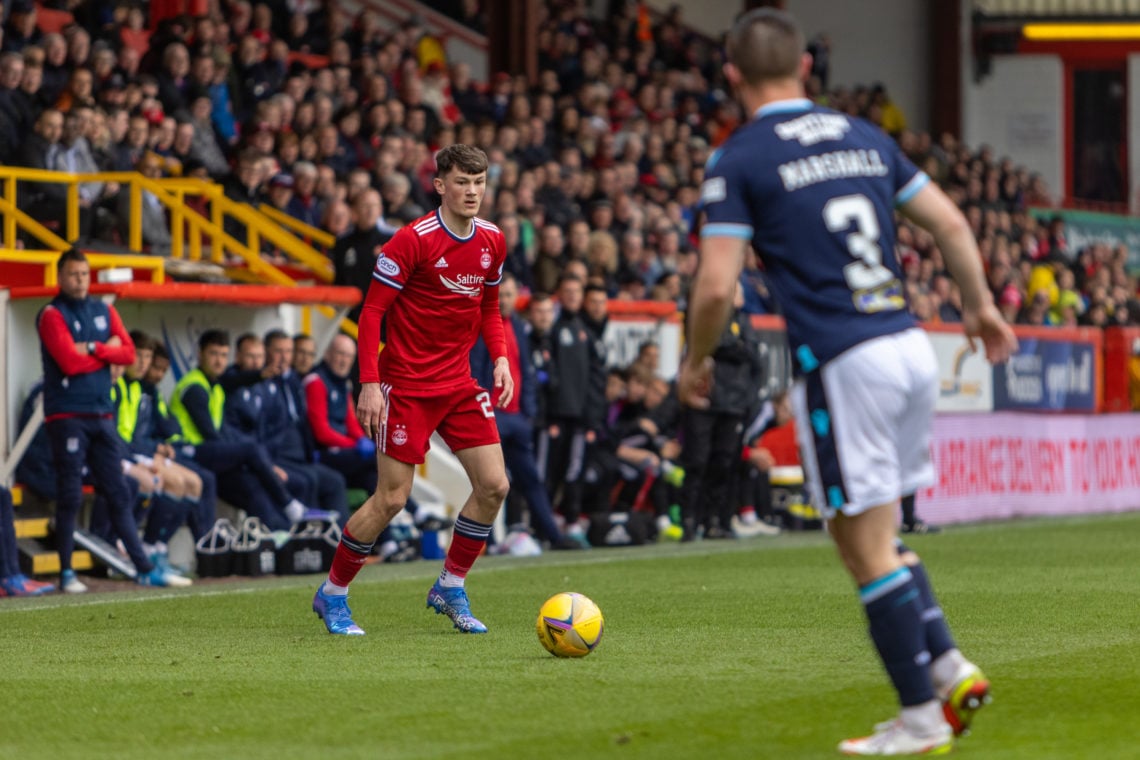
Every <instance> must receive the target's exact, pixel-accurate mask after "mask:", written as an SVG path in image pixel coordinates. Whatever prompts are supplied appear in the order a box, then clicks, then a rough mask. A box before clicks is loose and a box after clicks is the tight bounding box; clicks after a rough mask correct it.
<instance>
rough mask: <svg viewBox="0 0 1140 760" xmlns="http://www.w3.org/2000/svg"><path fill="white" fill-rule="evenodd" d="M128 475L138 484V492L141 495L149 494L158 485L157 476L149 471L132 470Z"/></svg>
mask: <svg viewBox="0 0 1140 760" xmlns="http://www.w3.org/2000/svg"><path fill="white" fill-rule="evenodd" d="M129 475H130V477H131V479H132V480H134V481H135V482H136V483H138V484H139V493H140V494H142V495H143V496H150V495H151V494H152V493H154V492H155V489H156V487H157V486H158V485H159V481H158V478H156V477H154V476H153V475H151V474H149V473H145V472H139V471H136V470H132V471H131V472H130V473H129Z"/></svg>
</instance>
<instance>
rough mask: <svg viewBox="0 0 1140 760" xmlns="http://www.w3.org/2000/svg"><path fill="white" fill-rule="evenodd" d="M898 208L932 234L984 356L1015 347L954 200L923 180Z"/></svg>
mask: <svg viewBox="0 0 1140 760" xmlns="http://www.w3.org/2000/svg"><path fill="white" fill-rule="evenodd" d="M900 210H901V211H902V212H903V213H904V214H905V215H906V216H907V217H908V218H909V219H911V220H912V221H913V222H915V223H916V224H918V225H919V226H921V227H924V228H925V229H926V230H928V231H929V232H930V234H932V235H933V236H934V240H935V242H937V243H938V248H939V250H941V251H942V258H943V260H945V262H946V267H947V268H948V269H949V270H950V274H951V275H952V276H953V277H954V281H955V282H956V283H958V288H959V289H960V290H961V292H962V326H963V328H964V329H965V331H966V335H967V336H968V337H969V338H970V343H971V345H973V339H974V338H981V340H982V344H983V346H984V347H985V349H986V358H987V359H988V360H989V361H990V362H991V363H993V364H998V363H1000V362H1003V361H1005V360H1006V359H1008V358H1009V357H1010V354H1012V353H1013V352H1014V351H1016V350H1017V337H1016V336H1014V334H1013V329H1012V328H1011V327H1010V326H1009V324H1008V323H1007V322H1006V321H1005V320H1004V319H1002V316H1001V312H999V311H998V309H997V307H996V306H994V299H993V294H991V293H990V289H989V287H988V286H987V285H986V277H985V272H984V271H983V270H982V257H981V254H980V253H979V252H978V246H977V243H976V242H975V240H974V233H973V232H972V231H971V230H970V225H969V223H968V222H967V221H966V217H965V216H963V215H962V212H961V211H959V210H958V207H957V206H955V205H954V202H953V201H952V200H950V198H949V197H948V196H947V195H946V194H945V193H944V192H942V190H940V189H939V188H938V187H936V186H935V185H934V184H932V183H927V184H926V185H925V186H923V187H922V189H920V190H919V191H918V192H917V193H915V195H914V196H913V197H911V198H910V199H909V200H907V201H905V202H904V203H903V204H902V205H901V206H900Z"/></svg>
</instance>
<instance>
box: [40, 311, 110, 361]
mask: <svg viewBox="0 0 1140 760" xmlns="http://www.w3.org/2000/svg"><path fill="white" fill-rule="evenodd" d="M38 329H39V334H40V340H41V341H42V342H43V344H44V348H45V349H47V352H48V354H49V355H50V356H51V358H52V359H54V360H55V363H56V364H58V365H59V368H60V369H61V370H63V374H65V375H67V376H69V377H70V376H71V375H79V374H83V373H86V372H94V371H95V370H99V369H102V368H103V367H104V366H106V363H105V362H104V361H103V360H102V359H97V358H96V357H94V356H91V355H90V354H88V353H87V348H86V344H80V343H76V342H75V339H74V338H72V337H71V331H70V330H68V329H67V322H66V321H65V320H64V318H63V315H62V314H60V312H59V310H58V309H56V308H55V307H54V306H48V307H47V308H46V309H44V311H43V314H41V315H40V323H39V325H38Z"/></svg>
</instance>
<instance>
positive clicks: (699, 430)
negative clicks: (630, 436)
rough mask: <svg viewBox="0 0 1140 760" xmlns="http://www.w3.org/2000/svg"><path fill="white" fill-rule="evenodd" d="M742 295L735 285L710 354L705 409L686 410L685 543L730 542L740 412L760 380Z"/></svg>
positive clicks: (683, 456) (757, 356)
mask: <svg viewBox="0 0 1140 760" xmlns="http://www.w3.org/2000/svg"><path fill="white" fill-rule="evenodd" d="M743 305H744V290H743V288H742V287H741V286H740V284H739V283H737V286H736V296H735V300H734V302H733V306H734V308H735V309H736V313H735V315H734V316H733V319H732V321H731V322H730V323H729V325H728V327H727V328H726V329H725V331H724V333H723V334H722V335H721V337H720V341H719V343H718V344H717V346H716V348H715V349H714V351H713V359H714V360H715V362H716V369H715V370H714V377H713V390H712V393H711V394H710V396H709V405H708V408H707V409H696V408H686V409H685V411H684V415H683V422H682V432H681V440H682V441H684V448H683V449H682V452H681V465H682V467H684V469H685V485H684V490H683V493H682V499H681V514H682V527H683V528H684V530H685V536H684V540H687V541H691V540H693V539H695V538H697V537H699V536H702V535H703V536H704V537H705V538H732V537H733V536H734V534H733V532H732V525H731V521H732V517H733V515H734V514H735V512H736V504H735V498H736V474H737V467H736V463H737V462H738V461H739V459H740V450H741V445H742V441H741V435H740V431H741V430H742V429H743V423H744V412H745V410H747V409H749V408H750V407H752V406H753V405H754V401H755V399H756V397H757V394H758V392H759V389H760V387H761V384H762V383H763V381H764V370H765V368H764V366H763V364H762V363H761V360H760V351H759V343H760V340H759V337H758V336H757V335H756V333H755V331H754V330H753V329H752V323H751V321H750V318H749V316H748V315H747V314H745V313H744V312H743V311H742V310H741V307H742V306H743Z"/></svg>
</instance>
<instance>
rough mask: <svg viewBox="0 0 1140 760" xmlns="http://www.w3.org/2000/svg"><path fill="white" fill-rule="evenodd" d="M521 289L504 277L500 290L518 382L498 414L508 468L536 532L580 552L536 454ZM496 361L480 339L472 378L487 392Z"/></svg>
mask: <svg viewBox="0 0 1140 760" xmlns="http://www.w3.org/2000/svg"><path fill="white" fill-rule="evenodd" d="M518 295H519V289H518V283H517V282H516V281H515V279H514V277H512V276H511V275H508V274H504V275H503V280H502V283H501V284H500V285H499V313H500V314H501V315H502V317H503V331H504V334H505V335H506V341H507V362H508V363H509V365H510V370H511V376H512V378H513V379H514V382H515V395H514V397H513V398H512V399H511V401H510V403H508V404H507V405H506V406H505V407H503V408H501V409H495V423H496V425H497V426H498V428H499V438H500V439H501V441H502V445H503V457H504V459H505V460H506V463H507V472H508V473H509V475H510V479H511V485H512V486H515V487H517V490H518V491H519V492H520V493H521V494H522V497H523V498H524V499H525V500H526V503H527V506H528V507H530V518H531V524H532V527H533V528H534V529H535V530H537V532H538V534H539V536H541V537H542V538H543V539H545V540H546V541H548V542H549V544H550V546H551V547H552V548H555V549H580V548H582V547H583V545H584V544H583V542H582V541H581V539H580V537H579V538H578V540H575V539H572V538H569V537H567V536H563V535H562V531H561V530H559V528H558V524H557V523H556V522H555V521H554V513H553V510H552V509H551V507H550V498H549V496H548V495H547V493H546V487H545V486H544V484H543V482H542V478H541V477H540V476H539V473H538V467H537V461H536V459H535V451H534V428H533V426H532V422H531V421H532V420H533V419H534V418H535V416H536V414H537V400H536V395H537V390H538V384H537V381H536V379H535V373H534V365H533V363H532V356H533V355H532V353H531V348H530V345H529V343H528V341H527V335H526V328H525V327H524V325H523V321H522V319H521V318H520V317H519V316H518V315H517V314H516V313H515V303H516V301H517V300H518ZM492 364H493V362H492V360H491V355H490V353H489V352H488V351H487V346H486V344H484V343H483V339H482V338H479V339H478V340H477V341H476V342H475V346H474V347H473V348H472V349H471V374H472V376H473V377H474V378H475V379H476V380H477V381H478V382H479V383H480V385H481V387H484V388H487V387H492V385H493V383H492V377H491V375H492V369H493V367H492ZM510 511H511V506H510V503H509V502H508V516H507V524H508V525H516V524H519V523H522V522H523V521H522V519H521V517H522V516H521V513H518V512H516V513H515V514H513V515H512V514H509V512H510Z"/></svg>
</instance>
